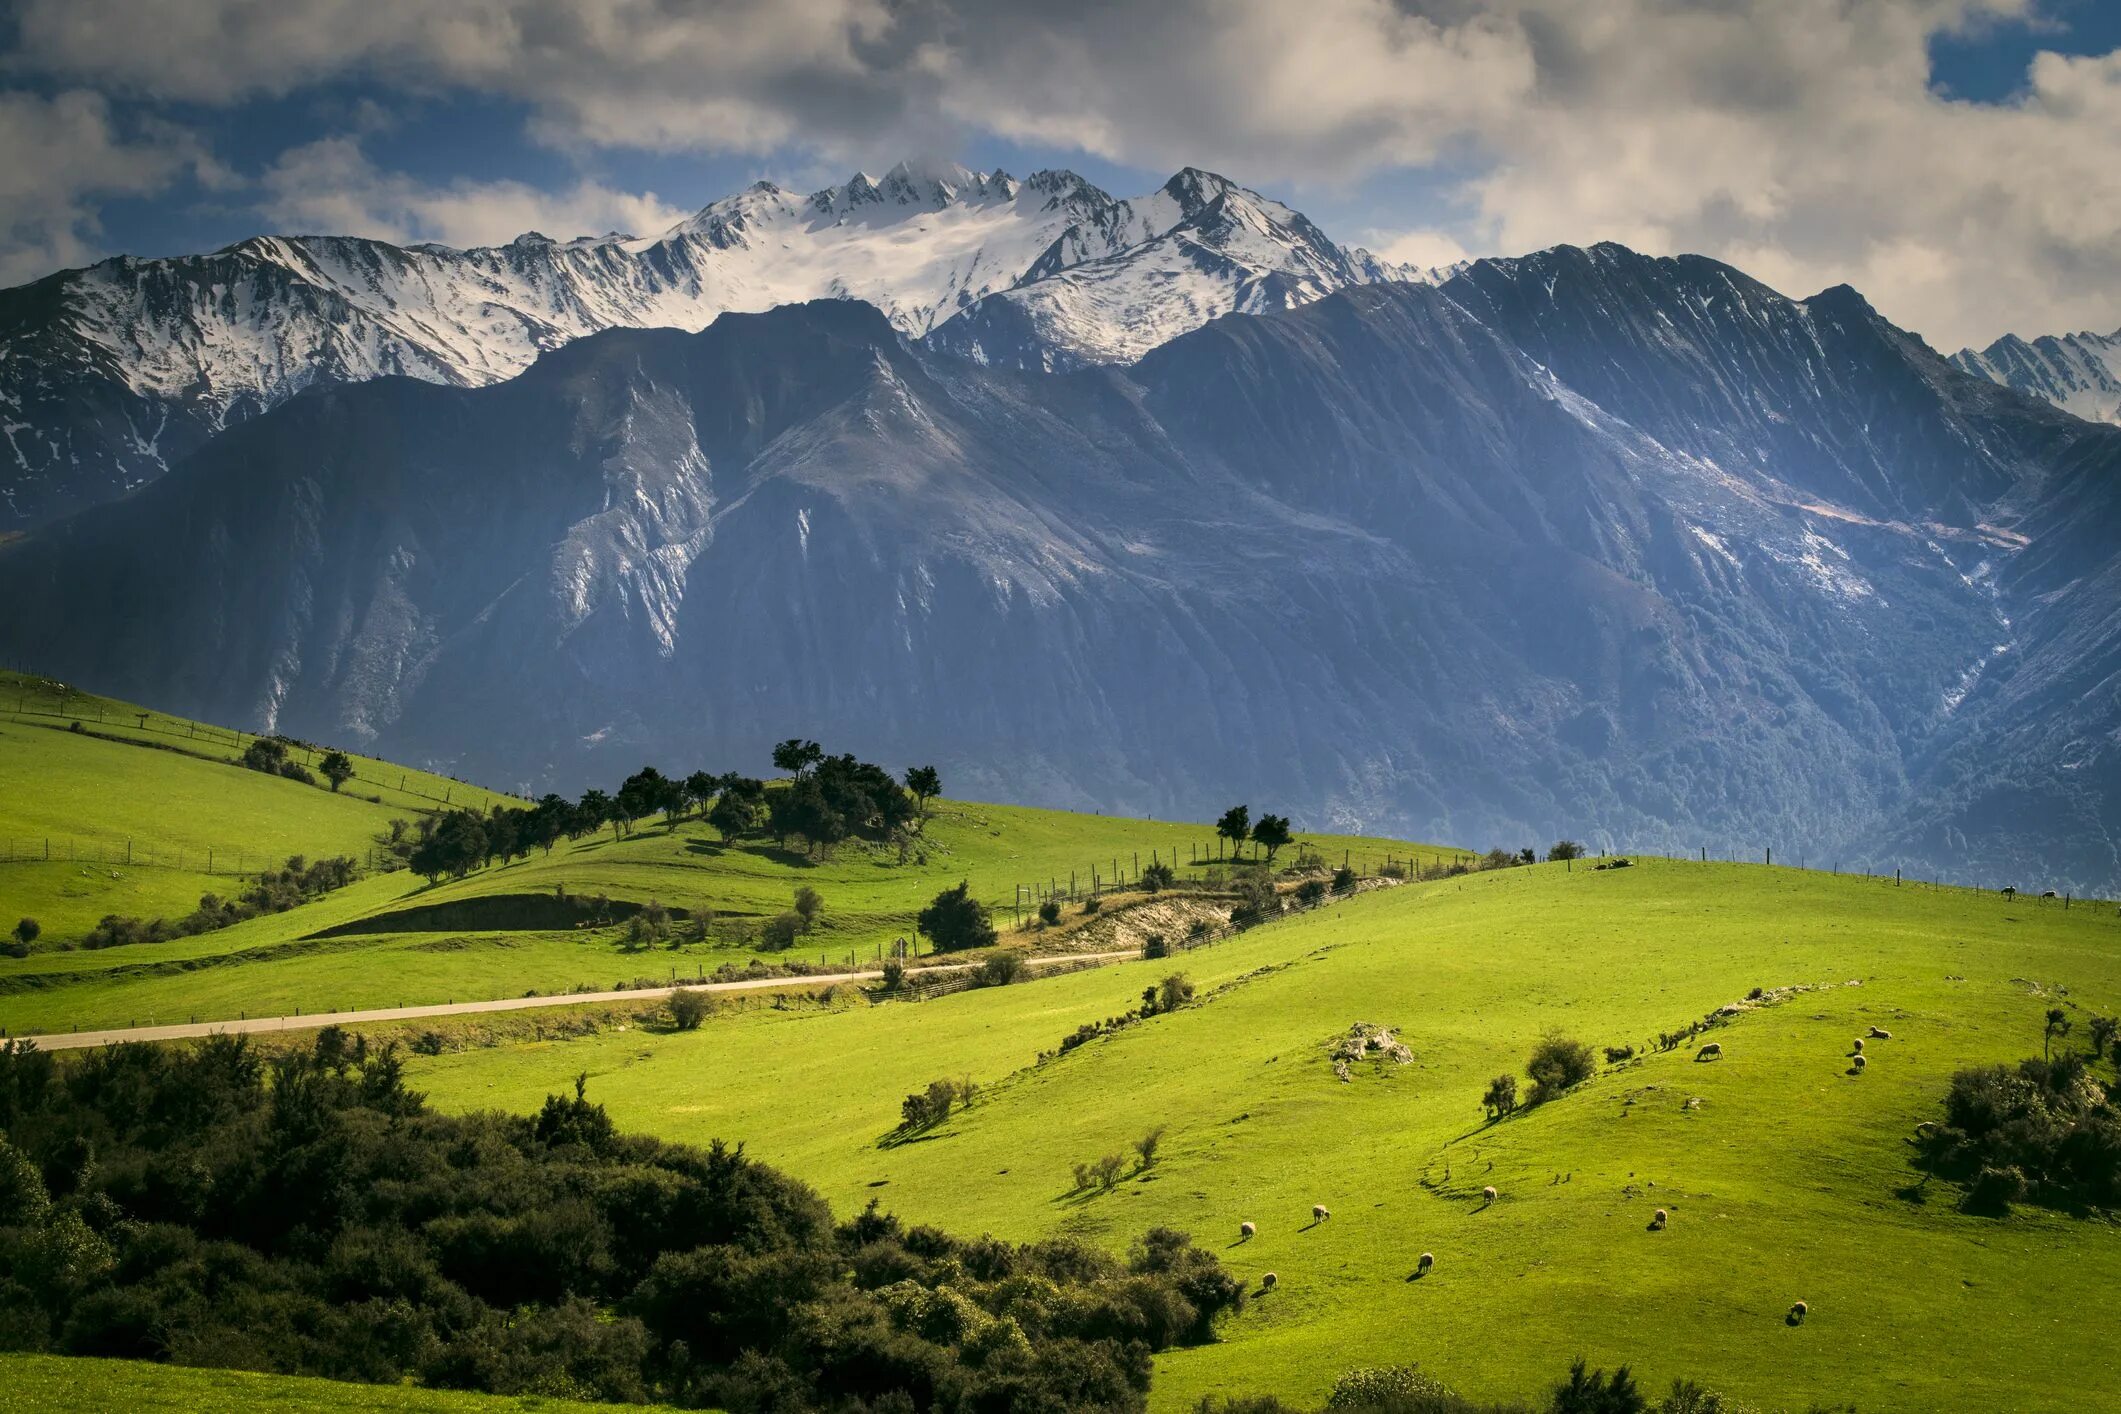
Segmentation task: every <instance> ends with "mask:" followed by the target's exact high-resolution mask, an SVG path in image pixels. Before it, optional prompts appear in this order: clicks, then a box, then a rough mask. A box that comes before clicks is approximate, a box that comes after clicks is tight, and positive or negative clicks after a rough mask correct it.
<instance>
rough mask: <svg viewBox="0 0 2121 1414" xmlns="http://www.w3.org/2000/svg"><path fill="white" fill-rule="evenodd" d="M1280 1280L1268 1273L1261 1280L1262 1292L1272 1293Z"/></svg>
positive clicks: (1260, 1287)
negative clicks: (1275, 1284)
mask: <svg viewBox="0 0 2121 1414" xmlns="http://www.w3.org/2000/svg"><path fill="white" fill-rule="evenodd" d="M1279 1280H1280V1278H1279V1277H1277V1276H1275V1275H1274V1273H1272V1272H1268V1273H1267V1274H1266V1275H1265V1276H1263V1277H1261V1278H1260V1279H1259V1289H1260V1290H1261V1291H1272V1290H1273V1289H1274V1283H1275V1282H1277V1281H1279Z"/></svg>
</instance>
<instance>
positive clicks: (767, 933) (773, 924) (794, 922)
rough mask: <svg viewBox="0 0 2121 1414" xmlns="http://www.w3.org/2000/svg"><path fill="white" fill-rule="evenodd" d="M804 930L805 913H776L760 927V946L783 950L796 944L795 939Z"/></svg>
mask: <svg viewBox="0 0 2121 1414" xmlns="http://www.w3.org/2000/svg"><path fill="white" fill-rule="evenodd" d="M802 932H803V915H802V914H800V913H794V912H789V913H776V914H774V915H773V917H771V918H769V919H767V920H766V921H765V923H764V924H762V925H761V926H760V928H759V946H760V947H762V948H765V949H766V950H767V951H769V952H781V951H783V950H785V949H787V948H791V947H794V946H795V940H796V939H797V938H798V937H800V936H801V935H802Z"/></svg>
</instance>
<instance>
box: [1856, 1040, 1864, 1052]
mask: <svg viewBox="0 0 2121 1414" xmlns="http://www.w3.org/2000/svg"><path fill="white" fill-rule="evenodd" d="M1856 1054H1857V1055H1859V1056H1860V1055H1862V1054H1863V1038H1862V1037H1861V1036H1858V1037H1857V1038H1856Z"/></svg>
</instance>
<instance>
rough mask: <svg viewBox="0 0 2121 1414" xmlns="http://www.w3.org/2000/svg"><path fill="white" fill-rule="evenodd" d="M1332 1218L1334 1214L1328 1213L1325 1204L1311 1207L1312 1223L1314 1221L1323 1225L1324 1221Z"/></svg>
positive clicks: (1315, 1204)
mask: <svg viewBox="0 0 2121 1414" xmlns="http://www.w3.org/2000/svg"><path fill="white" fill-rule="evenodd" d="M1332 1216H1333V1214H1332V1213H1330V1212H1329V1211H1327V1209H1326V1205H1325V1204H1323V1203H1313V1204H1312V1205H1311V1221H1313V1222H1320V1223H1322V1222H1324V1221H1325V1220H1326V1219H1327V1218H1330V1217H1332Z"/></svg>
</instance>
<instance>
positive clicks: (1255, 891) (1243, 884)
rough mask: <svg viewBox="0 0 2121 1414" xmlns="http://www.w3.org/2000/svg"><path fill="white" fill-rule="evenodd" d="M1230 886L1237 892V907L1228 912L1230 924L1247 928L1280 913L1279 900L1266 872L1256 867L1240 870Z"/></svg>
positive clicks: (1271, 880) (1272, 881) (1270, 877)
mask: <svg viewBox="0 0 2121 1414" xmlns="http://www.w3.org/2000/svg"><path fill="white" fill-rule="evenodd" d="M1231 885H1232V887H1233V888H1235V889H1236V890H1237V907H1236V908H1234V909H1232V910H1231V912H1230V921H1231V922H1232V923H1235V924H1237V925H1239V926H1240V927H1249V926H1250V925H1252V924H1254V923H1258V922H1260V921H1262V920H1263V919H1266V918H1270V917H1272V916H1273V915H1275V914H1277V913H1280V912H1281V898H1280V896H1279V895H1278V894H1276V893H1275V892H1274V879H1273V877H1272V876H1271V875H1269V874H1268V873H1267V871H1266V870H1264V869H1261V868H1258V867H1256V866H1255V867H1251V868H1246V869H1240V870H1238V871H1237V873H1236V875H1235V876H1234V877H1233V879H1232V880H1231Z"/></svg>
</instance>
